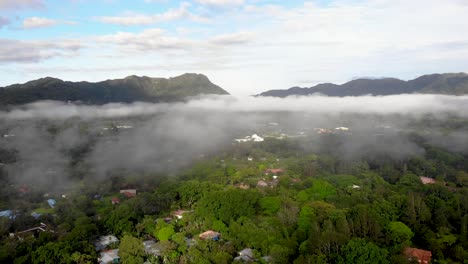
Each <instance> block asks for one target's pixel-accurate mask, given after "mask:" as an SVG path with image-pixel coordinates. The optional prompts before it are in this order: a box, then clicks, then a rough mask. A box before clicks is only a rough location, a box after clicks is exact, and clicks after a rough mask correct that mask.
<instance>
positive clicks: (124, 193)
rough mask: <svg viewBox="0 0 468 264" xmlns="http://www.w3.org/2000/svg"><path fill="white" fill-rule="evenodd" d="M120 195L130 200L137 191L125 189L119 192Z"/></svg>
mask: <svg viewBox="0 0 468 264" xmlns="http://www.w3.org/2000/svg"><path fill="white" fill-rule="evenodd" d="M120 193H121V194H123V195H125V196H127V198H132V197H135V196H136V195H137V190H136V189H125V190H120Z"/></svg>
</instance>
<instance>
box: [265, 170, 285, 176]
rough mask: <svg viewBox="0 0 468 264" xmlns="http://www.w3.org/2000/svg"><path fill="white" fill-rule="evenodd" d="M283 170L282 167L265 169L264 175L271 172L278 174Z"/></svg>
mask: <svg viewBox="0 0 468 264" xmlns="http://www.w3.org/2000/svg"><path fill="white" fill-rule="evenodd" d="M283 172H284V170H283V169H267V170H266V171H265V175H269V174H273V175H279V174H282V173H283Z"/></svg>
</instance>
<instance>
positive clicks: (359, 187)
mask: <svg viewBox="0 0 468 264" xmlns="http://www.w3.org/2000/svg"><path fill="white" fill-rule="evenodd" d="M351 187H352V188H353V189H361V186H359V185H356V184H353V185H352V186H351Z"/></svg>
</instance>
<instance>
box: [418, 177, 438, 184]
mask: <svg viewBox="0 0 468 264" xmlns="http://www.w3.org/2000/svg"><path fill="white" fill-rule="evenodd" d="M419 179H420V180H421V182H422V184H434V183H436V181H435V180H434V179H432V178H429V177H425V176H421V177H419Z"/></svg>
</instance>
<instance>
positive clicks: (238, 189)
mask: <svg viewBox="0 0 468 264" xmlns="http://www.w3.org/2000/svg"><path fill="white" fill-rule="evenodd" d="M47 131H48V133H50V135H51V137H53V136H54V134H56V133H57V132H56V128H55V129H54V128H48V130H47ZM408 137H409V138H411V141H412V142H413V143H415V144H417V145H418V146H419V147H421V148H422V149H423V150H424V151H423V152H422V154H421V155H412V156H409V157H404V158H401V159H395V158H390V157H386V156H385V155H380V156H375V155H373V154H370V155H364V156H360V157H356V158H343V157H342V156H340V155H338V154H337V153H336V152H335V151H334V149H336V144H339V142H340V140H339V139H340V138H343V135H341V134H335V133H328V134H322V135H320V136H319V139H320V140H321V141H323V142H326V144H325V145H326V146H327V147H326V148H324V149H321V150H320V151H310V150H309V149H307V148H304V147H303V145H304V144H305V142H307V141H308V138H307V137H306V138H282V139H278V138H265V140H264V141H262V142H253V141H250V142H242V143H233V144H232V145H230V146H227V147H224V148H223V149H221V150H219V151H217V152H216V153H212V154H209V155H200V156H199V157H198V158H197V159H196V161H195V162H194V163H192V164H190V166H185V167H184V169H183V170H180V171H177V172H173V173H170V174H169V173H160V172H158V173H151V172H138V171H128V170H116V171H113V172H111V173H109V175H108V177H107V178H105V179H104V180H102V179H101V180H93V178H92V177H84V176H83V175H84V174H86V168H83V166H82V164H80V162H79V160H80V158H81V157H82V156H83V155H86V152H87V151H89V147H86V146H80V147H79V148H77V149H74V150H73V151H72V152H71V153H67V155H72V156H73V157H74V158H73V162H72V164H70V167H71V170H73V171H74V173H73V177H74V179H75V180H76V182H77V184H76V185H73V186H72V187H68V188H67V189H66V190H61V191H57V189H54V190H52V189H53V188H51V189H50V190H49V191H47V190H44V189H41V188H35V187H34V186H32V185H28V184H27V183H23V184H22V185H19V184H17V183H15V182H14V179H11V177H8V171H7V170H6V169H3V167H4V166H0V169H1V175H0V176H1V185H0V186H1V189H2V190H1V192H0V201H1V202H0V209H2V210H3V209H8V210H9V211H8V212H9V213H8V212H7V210H5V211H2V213H3V216H4V217H0V235H1V246H0V262H1V263H96V261H97V260H98V258H99V259H100V261H101V263H103V262H105V260H104V259H103V256H104V255H103V254H104V253H106V252H116V251H112V250H113V249H118V257H117V256H114V257H111V259H110V261H111V262H114V263H115V262H120V263H143V262H146V263H231V262H233V261H236V262H240V263H242V262H246V263H296V264H299V263H383V264H385V263H413V262H414V261H416V262H414V263H417V260H418V259H417V258H415V257H414V255H413V257H412V256H411V255H409V253H408V249H418V250H421V252H430V254H431V260H430V261H431V263H467V260H468V157H467V156H466V154H463V153H457V152H452V151H449V150H447V149H444V148H441V147H435V146H433V145H432V144H430V142H427V140H425V138H424V137H421V136H420V135H418V134H417V133H414V134H410V135H408ZM381 140H385V139H384V138H382V139H381ZM88 144H91V143H89V142H88ZM14 160H15V151H14V150H6V149H2V152H1V162H2V165H5V164H7V163H11V162H14ZM4 163H5V164H4ZM52 185H53V184H52ZM121 190H124V191H121ZM125 190H126V191H125ZM135 190H136V193H135ZM51 201H53V202H52V203H51ZM33 227H40V228H37V229H34V230H32V231H28V230H29V229H31V228H33ZM22 231H26V232H22ZM104 235H111V236H115V238H117V240H118V241H113V243H107V244H105V246H104V247H103V248H99V249H97V246H96V241H97V240H98V239H99V237H100V236H104ZM109 239H110V238H109ZM143 241H145V243H143ZM148 241H150V242H148ZM147 245H150V246H147Z"/></svg>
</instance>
